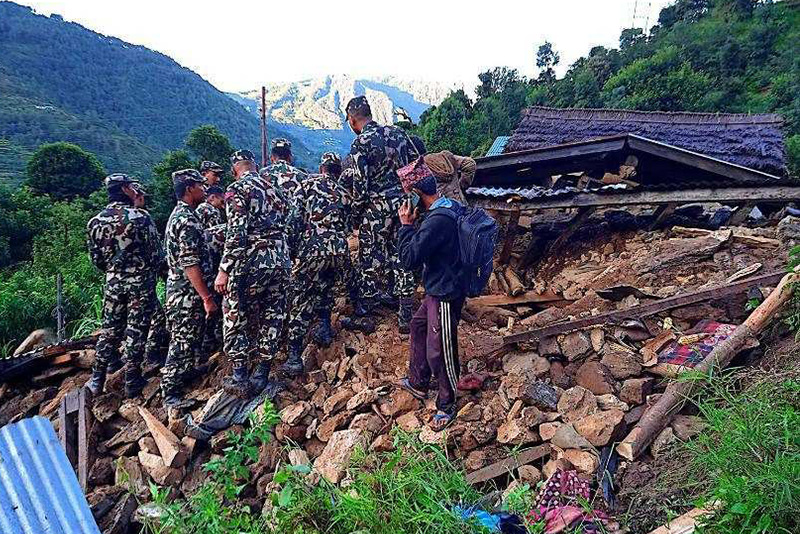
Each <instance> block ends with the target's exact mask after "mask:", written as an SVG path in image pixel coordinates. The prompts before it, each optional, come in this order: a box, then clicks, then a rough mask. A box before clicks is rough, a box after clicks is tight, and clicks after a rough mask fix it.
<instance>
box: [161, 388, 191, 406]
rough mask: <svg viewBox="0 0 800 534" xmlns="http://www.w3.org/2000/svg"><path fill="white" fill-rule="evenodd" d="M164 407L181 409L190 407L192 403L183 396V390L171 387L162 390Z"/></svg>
mask: <svg viewBox="0 0 800 534" xmlns="http://www.w3.org/2000/svg"><path fill="white" fill-rule="evenodd" d="M163 393H164V407H165V408H167V410H179V411H180V410H181V409H183V408H188V407H190V406H191V405H192V404H193V403H192V401H191V400H189V399H187V398H184V396H183V391H181V389H180V388H171V389H169V390H167V391H164V392H163Z"/></svg>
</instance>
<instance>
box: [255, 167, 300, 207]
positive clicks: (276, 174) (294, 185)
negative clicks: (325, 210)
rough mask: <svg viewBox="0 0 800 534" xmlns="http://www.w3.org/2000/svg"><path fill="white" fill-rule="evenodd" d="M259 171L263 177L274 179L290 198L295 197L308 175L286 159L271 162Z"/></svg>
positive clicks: (274, 182)
mask: <svg viewBox="0 0 800 534" xmlns="http://www.w3.org/2000/svg"><path fill="white" fill-rule="evenodd" d="M258 173H259V174H260V175H261V176H262V177H264V178H269V179H270V180H272V183H273V184H276V185H278V186H280V187H281V189H283V192H284V193H285V194H286V197H287V198H289V199H290V200H293V199H294V197H295V195H296V194H297V190H298V189H299V188H300V184H301V183H302V182H303V180H305V179H306V178H307V177H308V175H307V174H306V173H305V172H303V171H301V170H300V169H298V168H297V167H293V166H292V165H290V164H289V163H287V162H285V161H278V162H276V163H271V164H270V165H267V166H266V167H264V168H263V169H261V170H260V171H259V172H258Z"/></svg>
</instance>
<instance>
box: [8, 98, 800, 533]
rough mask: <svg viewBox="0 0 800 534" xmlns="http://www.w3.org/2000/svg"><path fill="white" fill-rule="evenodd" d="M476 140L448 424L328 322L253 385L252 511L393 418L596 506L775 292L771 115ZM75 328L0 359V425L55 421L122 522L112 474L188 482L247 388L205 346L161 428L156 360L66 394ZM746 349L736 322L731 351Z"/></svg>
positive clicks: (782, 180)
mask: <svg viewBox="0 0 800 534" xmlns="http://www.w3.org/2000/svg"><path fill="white" fill-rule="evenodd" d="M494 152H497V153H494ZM490 153H492V155H488V156H486V157H484V158H480V159H479V160H478V171H477V174H476V177H475V181H474V183H473V186H472V187H471V188H470V189H469V190H468V191H467V197H468V199H469V201H470V203H471V204H473V205H477V206H481V207H484V208H486V209H487V210H489V211H490V212H491V213H493V215H494V216H495V217H496V218H497V219H498V221H499V222H501V225H502V227H503V230H502V233H501V236H500V239H499V242H498V247H497V252H496V261H495V272H494V274H493V275H492V277H491V280H490V290H489V291H488V294H486V295H484V296H482V297H478V298H475V299H470V300H469V301H468V303H467V305H466V308H465V311H464V315H463V317H464V321H463V322H462V325H461V328H460V331H459V346H460V353H461V358H462V376H461V381H460V384H459V389H460V390H461V392H460V398H459V404H458V408H459V411H458V417H457V418H456V421H455V423H454V424H453V425H452V426H451V427H450V428H449V429H447V430H445V431H443V432H440V433H436V432H432V431H431V430H430V428H429V427H428V426H427V421H428V420H429V418H430V416H431V415H432V414H433V413H434V411H435V407H434V404H433V401H432V400H429V401H427V402H425V403H422V402H420V401H418V400H416V399H415V398H413V397H412V396H411V395H410V394H409V393H408V392H406V391H404V390H401V389H396V388H394V387H393V386H392V383H393V382H394V380H395V379H397V378H400V377H402V376H405V374H406V362H407V353H406V345H407V341H406V340H405V339H404V338H403V337H402V336H400V334H399V333H398V332H397V327H396V321H392V320H390V319H388V318H387V319H386V320H385V321H382V322H381V323H380V324H379V326H378V330H377V332H376V333H375V334H374V335H372V336H365V335H363V334H361V333H354V332H348V331H345V330H341V331H339V332H338V333H337V339H336V341H335V342H334V344H333V345H332V346H331V347H328V348H318V347H316V346H313V345H312V346H309V348H308V349H307V350H306V352H305V354H304V359H305V363H306V369H308V370H309V371H308V373H307V375H306V376H305V377H304V378H302V379H300V380H295V381H291V382H287V383H286V384H285V386H286V387H285V388H284V389H282V390H280V391H270V392H268V393H269V394H270V396H272V397H273V398H274V402H275V404H276V406H277V408H278V409H279V410H280V415H281V422H280V423H279V424H278V425H277V427H276V428H275V437H276V440H274V441H272V442H270V443H268V444H266V445H264V446H263V447H262V450H261V453H260V458H259V461H258V462H257V463H256V464H254V465H253V466H251V474H252V476H251V478H250V480H251V482H250V486H252V487H250V489H249V490H248V491H247V492H246V495H247V497H246V498H248V499H250V500H252V505H253V507H260V506H267V507H268V506H269V499H268V496H269V494H270V492H271V491H272V490H273V489H274V487H275V486H274V484H273V482H272V476H273V474H274V471H275V468H276V466H277V465H278V464H279V463H280V462H290V463H293V464H298V463H304V464H309V465H313V466H314V468H315V471H316V473H317V476H323V477H325V478H326V479H328V480H329V481H331V482H333V483H340V482H343V481H346V480H347V478H348V471H347V468H348V462H349V460H350V456H351V454H352V452H353V450H354V448H356V447H358V446H361V447H364V448H368V449H372V450H376V451H382V450H390V449H391V448H392V447H393V446H394V445H393V440H392V439H391V437H390V432H391V431H392V429H393V428H395V427H399V428H400V429H402V430H404V431H407V432H417V433H418V435H419V439H421V440H422V441H424V442H427V443H438V444H441V445H442V446H444V447H447V448H448V449H449V450H450V451H451V452H452V454H453V456H452V457H453V458H454V459H455V461H457V462H459V463H460V464H461V465H462V466H463V468H464V470H465V471H466V473H467V477H468V480H469V481H470V482H471V483H474V484H484V483H492V482H496V483H498V484H500V485H501V486H505V485H506V484H505V483H506V482H508V480H509V478H508V474H509V473H511V474H512V475H513V478H514V480H517V481H519V482H523V483H530V484H536V483H537V482H539V481H540V480H542V479H543V478H544V477H547V476H549V475H551V474H553V473H554V472H557V471H558V470H559V469H561V470H565V469H574V470H576V471H578V472H579V473H580V474H581V476H582V477H585V478H586V479H588V480H592V481H594V482H596V483H597V487H598V489H599V492H600V494H601V495H602V496H603V500H604V501H605V502H606V503H607V504H606V507H607V508H608V509H609V510H611V511H613V510H614V506H615V497H616V495H617V494H619V492H620V491H621V492H622V493H623V494H624V492H625V485H626V484H625V473H626V469H629V468H630V466H631V465H632V464H634V463H635V462H631V461H627V462H626V461H623V462H620V458H619V456H618V454H617V448H616V444H618V443H620V442H621V441H624V440H625V439H626V435H627V434H628V433H629V431H630V430H631V429H633V428H635V427H636V425H637V423H638V422H639V421H640V420H641V419H642V418H643V417H646V415H647V413H648V411H652V407H653V406H655V405H657V403H658V402H659V399H660V398H661V397H662V395H663V394H664V393H665V391H666V390H667V388H668V385H669V384H670V383H671V382H672V381H671V378H672V377H675V376H677V375H678V374H680V373H681V372H683V371H684V370H686V369H689V368H692V367H693V366H695V365H697V364H699V363H701V362H702V361H703V359H704V358H705V357H706V356H708V355H709V354H710V353H711V352H712V351H713V350H714V349H715V347H717V346H719V345H720V344H721V343H723V342H724V341H725V340H726V339H729V338H730V337H731V336H732V335H733V334H734V332H735V331H736V329H737V325H739V324H740V323H741V322H742V321H743V320H744V319H745V318H746V317H747V316H748V313H749V311H748V308H747V307H746V306H747V305H748V303H752V302H758V301H760V300H763V299H764V298H765V297H767V295H769V294H770V289H771V288H774V287H775V286H776V285H777V284H778V283H779V281H780V280H781V278H782V277H783V276H784V274H785V265H786V252H787V250H788V245H789V244H791V243H794V242H795V241H796V240H798V239H800V224H799V223H800V219H798V218H795V217H794V216H792V215H791V213H792V212H793V210H792V208H791V207H790V206H789V204H790V203H791V202H792V201H796V200H800V187H798V186H797V185H795V182H794V181H792V180H791V179H789V178H788V177H786V176H785V163H784V159H783V145H782V135H781V132H780V123H779V120H778V119H777V118H776V117H774V116H741V115H711V114H686V113H680V114H669V113H643V112H629V111H614V110H553V109H547V108H531V109H529V110H527V111H526V112H525V113H524V115H523V118H522V120H521V122H520V124H519V126H518V128H517V130H516V131H515V132H514V133H513V135H512V136H510V137H509V138H507V139H498V142H496V143H495V145H493V147H492V150H491V151H490ZM756 208H757V209H756ZM795 213H796V212H795ZM345 305H346V303H345V302H344V299H340V301H339V302H338V305H337V308H338V310H339V311H340V312H341V311H343V310H344V306H345ZM334 319H336V317H334ZM91 342H92V339H85V340H77V341H75V342H71V343H62V344H58V345H55V346H50V347H41V348H38V349H35V350H32V351H27V352H24V353H23V354H21V355H19V356H18V357H17V358H14V359H12V360H9V361H5V362H0V372H3V374H2V375H0V376H2V379H0V381H2V384H0V403H1V404H0V425H5V424H6V423H9V422H16V421H19V420H21V419H24V418H26V417H29V416H32V415H40V416H43V417H46V418H49V419H51V421H53V423H54V426H55V427H56V428H57V429H58V430H59V431H60V432H61V434H62V436H63V438H62V439H63V440H64V441H65V442H67V441H69V443H70V445H69V446H68V448H67V450H68V456H69V457H70V459H71V460H72V461H73V465H75V467H76V469H77V471H78V475H79V476H78V478H79V480H80V482H81V484H82V486H83V489H84V491H85V492H86V494H87V496H88V500H89V504H90V505H91V508H92V512H93V513H94V516H95V518H96V519H97V521H98V524H99V525H100V527H101V529H103V531H105V532H126V531H127V529H128V528H129V527H128V524H129V523H130V521H131V520H132V518H133V517H134V511H135V508H136V503H135V501H133V500H132V499H131V497H130V493H129V492H128V490H129V489H130V490H132V491H133V492H134V494H136V495H137V497H139V498H140V499H143V500H147V499H148V498H149V497H148V496H149V493H148V487H147V483H148V481H150V480H152V481H154V482H156V483H157V484H160V485H168V486H172V487H174V488H175V492H176V495H177V494H179V493H180V494H183V495H189V494H191V493H192V492H193V491H194V490H195V489H196V488H197V487H198V486H199V485H200V484H202V482H203V479H204V474H203V471H202V469H201V467H202V465H203V464H204V463H205V462H206V461H208V460H209V459H210V458H211V457H213V456H214V455H218V454H221V453H222V451H223V449H224V447H225V446H226V443H227V442H226V433H225V432H222V431H220V430H222V429H226V430H229V431H234V432H236V431H237V430H241V428H242V426H241V425H242V424H243V423H244V421H245V419H246V415H247V413H248V412H249V411H251V410H253V409H256V407H257V405H258V401H259V400H260V399H257V400H256V401H255V402H252V403H249V404H246V405H244V404H237V405H236V406H234V407H233V408H232V407H231V406H232V404H231V400H230V399H229V398H227V397H226V396H225V395H224V394H222V393H221V392H220V382H221V379H222V377H223V376H225V375H226V374H227V373H229V372H230V369H229V368H228V364H227V362H225V361H224V358H222V356H221V355H220V354H217V355H215V356H214V357H212V359H211V372H210V373H209V374H208V375H207V376H205V377H202V378H198V379H197V380H196V381H195V383H194V384H193V387H192V392H191V394H190V395H189V397H190V399H191V400H192V401H193V402H194V408H193V411H192V419H191V424H190V425H188V426H187V427H185V428H180V429H178V428H167V427H166V426H165V425H164V423H162V422H165V421H166V414H165V412H164V410H163V407H162V405H161V399H160V392H159V381H160V378H159V375H158V373H157V372H154V373H151V374H150V375H149V377H148V380H149V382H148V386H147V387H146V388H145V391H144V393H143V399H141V400H139V401H136V402H132V401H124V400H123V399H122V395H121V389H122V380H121V377H120V376H112V377H111V378H110V380H109V383H108V390H109V391H110V392H109V393H106V394H104V395H102V396H100V397H98V398H96V399H93V401H90V402H87V400H86V399H85V393H84V394H83V396H81V394H79V393H75V391H76V389H77V388H80V386H81V385H82V384H83V383H84V382H85V381H86V380H87V379H88V376H89V369H90V367H91V363H92V360H93V356H94V351H93V349H92V348H91ZM758 345H759V342H758V340H757V339H756V338H754V337H752V336H750V337H748V339H747V343H746V344H744V345H742V348H743V349H744V350H743V351H742V354H743V355H744V356H748V355H750V356H752V355H753V354H757V352H758V350H759V349H758ZM221 413H224V414H225V417H223V419H224V420H223V421H222V422H220V414H221ZM212 416H213V417H212ZM213 418H216V419H214V420H212V419H213ZM667 423H668V424H667ZM701 429H702V420H701V419H700V418H699V417H697V416H696V414H693V413H691V409H690V408H689V409H688V410H687V411H684V413H681V414H678V415H675V416H674V417H671V419H669V420H668V421H664V426H663V429H660V430H659V432H658V435H657V436H656V437H655V439H654V440H652V446H650V447H649V448H647V450H646V451H645V452H644V454H642V455H641V456H640V455H639V454H637V457H640V459H639V460H637V461H647V460H648V459H649V458H650V457H653V456H659V455H660V454H662V453H663V452H664V451H665V450H666V449H667V448H669V446H670V444H671V443H674V442H675V441H676V440H687V439H691V438H692V437H693V436H694V435H696V434H697V433H698V432H700V431H701ZM76 435H77V437H78V438H79V439H78V440H77V442H76V440H75V439H74V438H75V436H76ZM70 436H72V437H70ZM648 445H650V444H649V443H648ZM520 447H521V449H520V450H519V451H518V453H513V450H514V449H516V448H520ZM641 458H643V459H641ZM516 483H518V482H512V484H516ZM265 501H266V503H265Z"/></svg>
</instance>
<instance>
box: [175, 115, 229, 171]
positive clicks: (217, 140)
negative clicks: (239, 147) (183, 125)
mask: <svg viewBox="0 0 800 534" xmlns="http://www.w3.org/2000/svg"><path fill="white" fill-rule="evenodd" d="M186 147H187V148H188V149H189V150H190V151H191V153H192V154H193V155H194V156H196V157H197V158H198V163H199V162H201V161H204V160H208V161H214V162H216V163H219V164H220V165H222V166H223V167H224V166H225V164H226V163H227V162H228V158H229V157H230V155H231V154H232V153H233V146H232V145H231V142H230V140H229V139H228V138H227V137H225V134H223V133H222V132H220V131H219V129H218V128H217V127H216V126H213V125H210V124H206V125H204V126H198V127H197V128H194V129H193V130H192V131H191V132H189V136H188V137H187V138H186Z"/></svg>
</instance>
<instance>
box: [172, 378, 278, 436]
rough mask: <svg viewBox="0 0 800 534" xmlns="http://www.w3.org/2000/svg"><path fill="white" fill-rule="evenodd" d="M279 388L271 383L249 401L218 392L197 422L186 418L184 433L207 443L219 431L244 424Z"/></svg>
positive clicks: (207, 404) (221, 391)
mask: <svg viewBox="0 0 800 534" xmlns="http://www.w3.org/2000/svg"><path fill="white" fill-rule="evenodd" d="M281 388H282V385H281V384H278V383H275V382H271V383H270V384H269V385H268V386H267V387H266V388H265V389H264V391H262V392H261V394H259V395H257V396H256V397H255V398H253V399H251V400H247V399H240V398H238V397H236V396H234V395H230V394H228V393H226V392H225V391H223V390H220V391H218V392H217V393H215V394H214V395H213V396H212V397H211V398H210V399H208V402H206V405H205V406H204V407H203V410H202V411H201V412H200V415H199V416H198V417H197V421H194V420H193V419H192V416H191V415H189V416H188V419H187V421H186V431H185V433H186V435H187V436H191V437H193V438H195V439H199V440H200V441H208V440H209V439H211V437H212V436H213V435H214V434H216V433H217V432H219V431H221V430H225V429H226V428H229V427H231V426H233V425H241V424H244V422H245V421H247V417H248V416H249V415H250V414H251V413H252V412H253V411H254V410H255V409H256V408H258V407H259V406H261V405H262V404H264V401H265V400H267V399H270V400H272V399H274V398H275V396H276V395H277V394H278V392H279V391H280V390H281Z"/></svg>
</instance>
